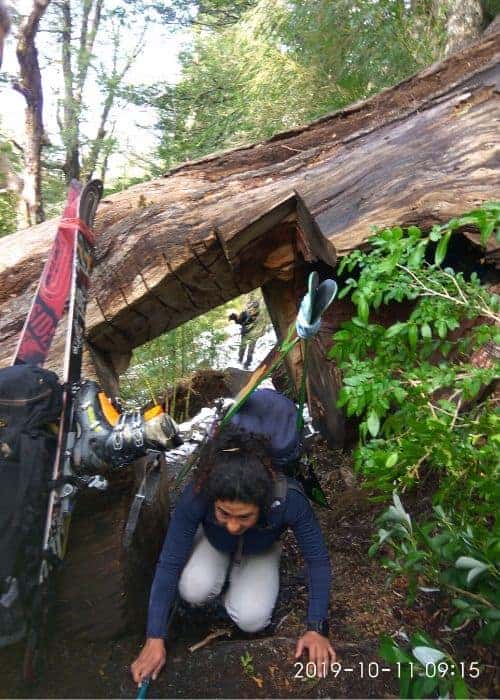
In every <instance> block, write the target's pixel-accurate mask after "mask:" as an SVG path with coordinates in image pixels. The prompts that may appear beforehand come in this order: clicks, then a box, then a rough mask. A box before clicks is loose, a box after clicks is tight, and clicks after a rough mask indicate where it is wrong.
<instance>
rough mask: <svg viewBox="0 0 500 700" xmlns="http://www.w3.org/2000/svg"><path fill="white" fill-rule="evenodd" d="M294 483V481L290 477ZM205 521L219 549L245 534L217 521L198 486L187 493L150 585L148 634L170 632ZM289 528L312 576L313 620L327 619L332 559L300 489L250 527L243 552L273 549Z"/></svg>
mask: <svg viewBox="0 0 500 700" xmlns="http://www.w3.org/2000/svg"><path fill="white" fill-rule="evenodd" d="M288 481H289V482H292V483H293V479H288ZM200 524H201V525H203V530H204V533H205V535H206V537H207V539H208V541H209V542H210V543H211V544H212V545H213V546H214V547H215V548H216V549H218V550H220V551H222V552H227V553H229V554H233V553H234V552H235V551H236V549H237V546H238V541H239V539H240V536H237V535H231V534H230V533H229V532H228V531H227V530H226V528H225V527H224V526H222V525H219V524H218V523H217V521H216V519H215V514H214V504H213V502H210V501H209V500H208V499H207V498H206V497H204V496H203V495H202V494H198V493H196V492H195V490H194V488H193V485H192V484H188V486H187V487H186V488H185V489H184V491H183V492H182V494H181V496H180V498H179V501H178V503H177V506H176V508H175V510H174V513H173V515H172V519H171V522H170V526H169V528H168V532H167V535H166V537H165V541H164V543H163V548H162V551H161V554H160V558H159V560H158V564H157V566H156V572H155V577H154V581H153V585H152V587H151V594H150V599H149V612H148V624H147V636H148V637H163V638H166V636H167V622H168V618H169V615H170V610H171V607H172V604H173V602H174V599H175V595H176V592H177V585H178V582H179V578H180V575H181V572H182V570H183V568H184V566H185V564H186V562H187V560H188V558H189V555H190V554H191V551H192V548H193V541H194V536H195V533H196V531H197V529H198V526H199V525H200ZM288 527H290V528H291V529H292V530H293V532H294V534H295V537H296V538H297V542H298V544H299V547H300V549H301V552H302V555H303V557H304V559H305V561H306V564H307V568H308V574H309V607H308V614H307V619H308V621H309V622H316V621H318V620H323V619H326V617H327V613H328V602H329V595H330V584H331V568H330V558H329V556H328V551H327V549H326V545H325V542H324V539H323V535H322V532H321V530H320V527H319V524H318V521H317V520H316V516H315V515H314V512H313V510H312V508H311V505H310V503H309V501H308V499H307V497H306V496H305V495H304V494H303V493H301V492H300V488H293V487H292V488H290V486H289V487H288V490H287V493H286V496H285V498H284V499H283V500H276V501H274V503H273V504H272V506H271V508H270V510H269V512H268V513H266V514H261V516H260V518H259V521H258V522H257V523H256V525H255V526H253V527H251V528H249V529H248V530H246V531H245V532H244V533H243V535H241V537H243V549H242V554H244V555H245V554H257V553H259V552H263V551H265V550H266V549H269V547H271V545H272V544H273V543H274V542H276V541H277V540H278V539H279V538H280V536H281V535H282V534H283V532H284V531H285V530H286V529H287V528H288Z"/></svg>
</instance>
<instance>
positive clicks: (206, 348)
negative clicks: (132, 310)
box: [121, 302, 234, 406]
mask: <svg viewBox="0 0 500 700" xmlns="http://www.w3.org/2000/svg"><path fill="white" fill-rule="evenodd" d="M232 303H233V304H234V302H232ZM227 309H228V305H224V306H220V307H218V308H216V309H213V310H212V311H209V312H208V313H206V314H204V315H203V316H199V317H198V318H195V319H193V320H191V321H188V322H187V323H185V324H184V325H182V326H180V327H179V328H175V329H174V330H172V331H169V332H168V333H165V334H164V335H161V336H158V337H157V338H154V339H153V340H151V341H149V342H148V343H145V344H144V345H142V346H141V347H139V348H136V349H135V350H134V353H133V356H132V362H131V364H130V367H129V369H128V370H127V372H126V373H125V375H124V376H123V377H122V381H121V390H122V391H121V395H122V398H123V399H124V400H125V401H126V402H127V403H129V404H130V405H134V406H141V405H144V404H146V403H147V402H148V401H150V400H151V398H152V396H153V395H154V396H160V397H161V396H163V395H164V393H165V391H166V389H167V387H168V386H172V385H173V384H175V382H176V381H177V380H179V379H182V378H184V377H186V376H187V375H189V374H190V373H191V372H193V371H194V370H196V369H201V368H213V367H215V366H216V364H217V357H218V353H219V349H220V344H221V343H222V342H223V341H224V340H225V338H226V333H225V330H224V328H225V326H226V325H227V315H228V310H227Z"/></svg>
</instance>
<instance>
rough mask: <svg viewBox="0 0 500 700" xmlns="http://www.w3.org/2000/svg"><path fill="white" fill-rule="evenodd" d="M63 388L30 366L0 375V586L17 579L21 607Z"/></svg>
mask: <svg viewBox="0 0 500 700" xmlns="http://www.w3.org/2000/svg"><path fill="white" fill-rule="evenodd" d="M61 409H62V387H61V385H60V384H59V382H58V379H57V376H56V375H55V374H54V373H53V372H50V371H48V370H44V369H42V368H40V367H33V366H31V365H14V366H12V367H7V368H5V369H1V370H0V587H1V588H2V589H4V590H5V589H6V588H7V587H8V586H7V585H6V582H7V583H8V582H9V581H12V580H14V579H16V580H17V583H18V588H19V592H20V594H21V598H22V599H23V601H24V602H26V601H27V600H28V599H29V596H30V595H31V594H32V593H33V591H34V589H35V587H36V585H37V581H38V572H39V567H40V564H41V557H42V544H43V533H44V524H45V517H46V509H47V503H48V495H49V482H50V480H51V478H52V467H53V461H54V457H55V452H56V442H57V439H56V433H55V431H54V430H51V429H50V424H51V423H54V422H57V421H58V420H59V418H60V414H61Z"/></svg>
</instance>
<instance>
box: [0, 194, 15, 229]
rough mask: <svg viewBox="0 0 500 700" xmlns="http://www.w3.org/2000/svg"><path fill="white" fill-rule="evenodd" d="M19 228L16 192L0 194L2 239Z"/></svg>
mask: <svg viewBox="0 0 500 700" xmlns="http://www.w3.org/2000/svg"><path fill="white" fill-rule="evenodd" d="M16 227H17V197H16V195H15V193H14V192H2V193H0V238H1V237H2V236H7V235H8V234H9V233H14V231H15V230H16Z"/></svg>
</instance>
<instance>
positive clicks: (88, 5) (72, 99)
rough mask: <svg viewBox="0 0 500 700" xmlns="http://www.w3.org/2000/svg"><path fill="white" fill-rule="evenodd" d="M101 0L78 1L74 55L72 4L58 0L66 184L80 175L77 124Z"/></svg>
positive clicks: (62, 132) (79, 118) (98, 24)
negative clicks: (78, 11)
mask: <svg viewBox="0 0 500 700" xmlns="http://www.w3.org/2000/svg"><path fill="white" fill-rule="evenodd" d="M103 6H104V0H81V7H82V18H81V22H80V27H79V30H80V36H79V44H78V50H77V51H76V54H75V52H74V49H73V46H72V41H71V38H72V33H73V29H74V26H73V25H74V23H73V15H72V12H71V0H61V2H60V8H61V19H62V31H61V51H62V71H63V80H64V104H63V118H62V121H61V124H60V131H61V138H62V141H63V143H64V149H65V158H64V165H63V170H64V174H65V177H66V182H67V183H69V182H70V181H71V180H72V179H73V178H75V179H77V180H78V179H79V178H80V172H81V152H80V151H81V144H80V123H81V118H82V110H83V90H84V87H85V82H86V80H87V75H88V70H89V66H90V62H91V59H92V51H93V49H94V43H95V38H96V36H97V32H98V31H99V27H100V23H101V18H102V10H103Z"/></svg>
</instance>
